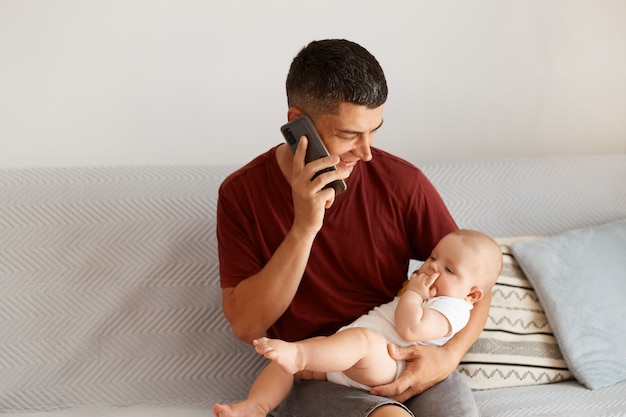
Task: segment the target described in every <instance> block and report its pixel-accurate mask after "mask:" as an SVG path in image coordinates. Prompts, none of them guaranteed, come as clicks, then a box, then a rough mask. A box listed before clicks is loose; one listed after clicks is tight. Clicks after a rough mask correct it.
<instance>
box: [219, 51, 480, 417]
mask: <svg viewBox="0 0 626 417" xmlns="http://www.w3.org/2000/svg"><path fill="white" fill-rule="evenodd" d="M287 99H288V105H289V109H288V112H287V119H288V120H293V119H294V118H296V117H298V116H301V115H303V114H306V115H308V116H309V117H310V118H311V120H312V121H313V123H314V125H315V127H316V129H317V130H318V133H319V134H320V136H321V138H322V140H323V141H324V143H325V145H326V148H327V149H328V151H329V153H330V154H331V156H329V157H326V158H322V159H320V160H317V161H313V162H311V163H309V164H306V165H305V163H304V155H305V152H306V146H307V140H306V138H302V140H301V141H300V144H299V146H298V148H297V150H296V153H295V155H293V154H292V153H291V151H290V149H289V147H288V146H287V145H286V144H281V145H279V146H276V147H274V148H272V149H270V150H269V151H268V152H266V153H264V154H262V155H260V156H259V157H257V158H255V159H254V160H253V161H251V162H250V163H249V164H247V165H246V166H245V167H243V168H241V169H240V170H238V171H237V172H235V173H233V174H232V175H230V176H229V177H228V178H227V179H226V180H225V181H224V183H223V184H222V187H221V188H220V196H219V203H218V216H217V219H218V230H217V234H218V242H219V254H220V274H221V285H222V289H223V298H222V302H223V310H224V314H225V316H226V318H227V319H228V320H229V322H230V323H231V326H232V328H233V331H234V333H235V335H236V336H237V337H239V338H240V339H241V340H244V341H246V342H248V343H251V341H252V340H253V339H256V338H259V337H261V336H263V335H264V334H266V333H267V334H268V335H269V336H270V337H278V338H281V339H285V340H292V341H293V340H299V339H303V338H308V337H312V336H317V335H329V334H332V333H334V332H335V331H336V330H337V329H338V328H340V327H341V326H343V325H345V324H347V323H349V322H351V321H352V320H354V319H355V318H356V317H358V316H360V315H362V314H364V313H365V312H367V311H368V310H370V309H371V308H373V307H374V306H377V305H379V304H383V303H385V302H388V301H390V300H391V299H392V298H393V297H394V296H395V295H396V294H397V293H398V291H399V290H400V288H401V286H402V283H403V282H404V281H405V279H406V272H407V271H406V270H407V267H408V262H409V259H411V258H414V259H425V258H426V257H427V256H428V255H429V254H430V252H431V251H432V249H433V248H434V247H435V245H436V244H437V242H438V241H439V240H440V239H441V238H442V237H443V236H445V235H446V234H448V233H449V232H451V231H453V230H456V229H457V226H456V224H455V222H454V220H453V219H452V217H451V216H450V214H449V212H448V210H447V209H446V207H445V204H444V203H443V201H442V200H441V197H440V196H439V195H438V193H437V192H436V190H435V189H434V187H433V186H432V184H430V182H429V181H428V179H427V178H426V177H425V176H424V175H423V173H422V172H421V171H419V170H418V169H417V168H415V167H414V166H412V165H411V164H409V163H408V162H406V161H404V160H402V159H400V158H397V157H395V156H393V155H390V154H388V153H386V152H383V151H381V150H379V149H376V148H373V147H372V144H373V140H374V134H375V133H376V131H377V130H378V129H379V128H380V127H381V125H382V122H383V116H382V115H383V106H384V103H385V101H386V99H387V84H386V81H385V76H384V73H383V71H382V68H381V67H380V65H379V63H378V62H377V61H376V59H375V58H374V57H373V56H372V55H371V54H370V53H369V52H368V51H367V50H365V49H364V48H362V47H361V46H359V45H357V44H355V43H353V42H349V41H346V40H324V41H317V42H312V43H311V44H309V45H308V46H307V47H305V48H304V49H303V50H302V51H300V53H299V54H298V55H297V56H296V57H295V58H294V60H293V62H292V65H291V68H290V70H289V74H288V76H287ZM332 165H336V166H337V170H334V171H329V172H326V173H323V174H322V175H319V176H317V177H316V178H315V179H313V180H312V178H313V177H314V175H315V173H316V172H318V171H320V170H322V169H324V168H327V167H330V166H332ZM337 179H344V180H345V181H346V183H347V186H348V188H347V190H346V191H345V192H343V193H342V194H339V195H335V191H334V190H333V189H332V188H324V187H325V185H327V184H329V183H330V182H332V181H334V180H337ZM489 299H490V297H489V296H487V297H485V298H484V299H483V300H481V301H480V302H478V303H476V305H475V308H474V309H473V310H472V315H471V318H470V322H469V323H468V325H467V326H466V328H465V329H463V330H462V331H461V332H459V333H457V334H456V335H455V336H454V337H453V338H452V339H451V340H450V341H449V342H448V343H447V344H446V345H445V347H439V348H435V347H426V346H414V347H410V348H402V349H400V348H397V347H393V346H391V347H390V353H391V354H392V356H393V357H394V358H396V359H406V360H407V361H408V364H407V370H406V371H405V372H404V373H403V374H402V375H401V377H400V378H399V379H398V380H397V381H395V382H394V383H392V384H389V385H386V386H381V387H374V388H372V391H371V394H376V395H377V396H374V395H370V394H369V393H367V392H365V391H360V390H356V389H351V388H345V387H339V386H337V385H334V384H330V383H328V382H318V381H298V383H297V384H296V385H295V386H294V389H293V390H292V392H291V394H290V396H289V397H288V398H287V399H286V400H285V401H284V402H283V403H282V404H281V405H280V406H279V407H278V408H277V409H276V410H274V411H273V412H272V414H271V415H274V416H277V417H278V416H283V415H296V416H298V417H305V416H316V417H317V416H320V415H341V416H367V415H369V416H372V417H391V416H398V417H400V416H408V415H410V414H409V413H408V411H407V410H406V409H405V408H404V407H405V405H403V404H402V402H406V406H407V407H408V408H409V409H410V410H412V411H413V413H414V414H415V415H416V416H420V415H422V416H426V415H428V416H438V415H441V416H450V415H463V416H465V415H468V416H470V415H478V412H477V410H476V407H475V405H474V402H473V398H472V395H471V392H470V390H469V388H467V386H466V385H465V384H464V382H463V381H462V379H461V377H460V375H459V374H458V373H456V372H453V371H454V369H455V368H456V366H457V364H458V363H459V361H460V360H461V358H462V356H463V354H464V353H465V352H466V351H467V349H468V348H469V347H470V346H471V344H472V343H473V342H474V341H475V340H476V338H477V337H478V335H479V333H480V331H481V330H482V328H483V326H484V323H485V320H486V317H487V311H488V307H489ZM449 375H450V376H449ZM426 390H427V391H426ZM424 391H425V392H424ZM417 394H419V395H417ZM378 395H380V396H386V397H392V398H393V399H394V400H396V401H394V400H392V399H391V398H385V397H379V396H378Z"/></svg>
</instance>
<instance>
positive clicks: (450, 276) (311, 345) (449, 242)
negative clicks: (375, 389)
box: [213, 229, 502, 417]
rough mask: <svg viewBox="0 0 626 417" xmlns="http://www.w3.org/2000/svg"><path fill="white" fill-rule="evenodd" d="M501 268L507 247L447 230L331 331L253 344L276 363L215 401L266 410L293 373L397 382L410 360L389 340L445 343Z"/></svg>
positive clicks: (240, 411)
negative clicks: (372, 301)
mask: <svg viewBox="0 0 626 417" xmlns="http://www.w3.org/2000/svg"><path fill="white" fill-rule="evenodd" d="M501 270H502V253H501V251H500V247H499V246H498V244H497V243H496V242H495V241H494V240H493V239H492V238H490V237H489V236H487V235H485V234H484V233H481V232H478V231H475V230H467V229H462V230H457V231H455V232H452V233H450V234H448V235H446V236H444V237H443V238H442V239H441V240H440V241H439V243H438V244H437V246H436V247H435V248H434V249H433V252H432V254H431V255H430V257H429V258H428V259H427V260H426V261H425V262H424V263H423V264H422V266H421V267H420V268H419V269H418V270H417V271H415V272H413V274H412V275H411V278H410V279H409V280H408V281H407V283H406V284H405V286H404V288H403V290H402V291H401V292H400V295H399V296H397V297H395V298H394V299H393V300H392V301H391V302H389V303H387V304H383V305H382V306H379V307H376V308H374V309H373V310H371V311H370V312H369V313H368V314H367V315H364V316H362V317H360V318H358V319H357V320H356V321H354V322H353V323H352V324H350V325H348V326H345V327H343V328H341V329H339V331H337V333H335V334H333V335H331V336H328V337H315V338H311V339H306V340H302V341H298V342H285V341H282V340H278V339H268V338H261V339H257V340H255V341H254V346H255V349H256V351H257V352H258V353H259V354H261V355H264V356H265V357H266V358H268V359H271V360H272V362H270V363H269V364H268V366H267V367H266V368H265V369H264V370H263V371H262V372H261V374H260V375H259V377H258V378H257V379H256V381H255V382H254V384H253V385H252V388H251V389H250V392H249V394H248V398H247V399H246V400H244V401H242V402H240V403H236V404H231V405H224V404H216V405H215V406H214V407H213V412H214V413H215V415H216V416H220V417H242V416H259V417H261V416H265V415H267V413H269V412H270V411H271V410H273V409H274V408H275V407H277V406H278V405H279V404H280V402H281V401H282V400H283V399H284V398H285V397H286V396H287V394H288V393H289V391H290V389H291V387H292V385H293V380H294V375H295V376H296V377H299V378H304V379H321V380H328V381H331V382H334V383H338V384H343V385H347V386H352V387H358V388H362V389H366V390H369V389H370V388H371V387H372V386H378V385H384V384H389V383H391V382H393V381H394V380H395V379H396V378H397V377H399V376H400V375H401V374H402V372H403V371H404V369H405V368H406V362H405V361H396V360H395V359H393V358H392V357H391V356H389V353H388V350H387V344H388V343H392V344H395V345H398V346H409V345H412V344H417V343H420V344H429V345H433V346H441V345H443V344H445V343H446V342H447V341H448V340H449V339H450V338H452V336H454V334H455V333H457V332H458V331H459V330H461V329H462V328H463V327H464V326H465V325H466V324H467V322H468V320H469V316H470V310H471V309H472V307H473V304H474V303H475V302H477V301H478V300H480V299H481V298H482V297H483V295H484V294H485V293H486V292H489V291H491V288H492V287H493V285H494V284H495V282H496V280H497V279H498V276H499V275H500V272H501Z"/></svg>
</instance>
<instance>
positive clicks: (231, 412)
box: [213, 400, 267, 417]
mask: <svg viewBox="0 0 626 417" xmlns="http://www.w3.org/2000/svg"><path fill="white" fill-rule="evenodd" d="M213 414H215V417H265V416H266V415H267V412H266V411H265V410H263V408H262V407H261V406H260V405H258V404H255V403H253V402H252V401H248V400H246V401H242V402H240V403H237V404H231V405H228V404H215V405H214V406H213Z"/></svg>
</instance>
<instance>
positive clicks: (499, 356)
mask: <svg viewBox="0 0 626 417" xmlns="http://www.w3.org/2000/svg"><path fill="white" fill-rule="evenodd" d="M528 239H534V238H530V237H520V238H500V239H496V240H497V241H498V243H500V247H501V248H502V253H503V256H504V257H503V268H502V273H501V275H500V277H499V278H498V281H497V282H496V284H495V286H494V288H493V296H492V300H491V307H490V310H489V317H488V319H487V323H486V325H485V329H484V330H483V332H482V333H481V335H480V336H479V338H478V340H477V341H476V342H475V343H474V345H473V346H472V347H471V348H470V350H469V351H468V352H467V354H466V355H465V357H464V358H463V360H462V362H461V364H460V365H459V367H458V370H459V371H460V372H461V374H462V375H463V376H465V378H466V380H467V383H468V385H469V386H470V387H471V388H472V389H488V388H503V387H512V386H523V385H536V384H546V383H552V382H557V381H563V380H566V379H570V378H571V376H572V375H571V373H570V372H569V370H568V369H567V366H566V364H565V361H564V360H563V357H562V355H561V352H560V351H559V347H558V346H557V342H556V340H555V338H554V336H553V334H552V330H551V328H550V325H549V323H548V320H547V319H546V317H545V314H544V312H543V309H542V307H541V305H540V304H539V301H538V299H537V295H536V294H535V291H534V289H533V287H532V285H531V284H530V282H529V281H528V280H527V279H526V277H525V276H524V274H523V272H522V271H521V269H520V268H519V266H518V264H517V262H516V260H515V258H514V257H513V255H512V254H511V250H510V246H509V244H510V243H511V242H515V241H519V240H522V241H524V240H528Z"/></svg>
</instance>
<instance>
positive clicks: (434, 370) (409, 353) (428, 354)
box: [370, 292, 491, 402]
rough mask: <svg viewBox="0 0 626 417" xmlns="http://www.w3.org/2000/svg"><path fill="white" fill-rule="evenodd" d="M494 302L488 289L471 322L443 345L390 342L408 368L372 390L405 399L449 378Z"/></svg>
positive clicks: (390, 346)
mask: <svg viewBox="0 0 626 417" xmlns="http://www.w3.org/2000/svg"><path fill="white" fill-rule="evenodd" d="M490 304H491V292H489V293H485V296H484V297H483V298H482V299H481V300H480V301H478V302H477V303H475V304H474V308H473V309H472V311H471V314H470V320H469V322H468V323H467V325H466V326H465V327H464V328H463V329H462V330H461V331H459V332H458V333H457V334H455V335H454V336H453V337H452V339H450V340H449V341H448V342H447V343H446V344H445V345H444V346H442V347H433V346H420V345H415V346H409V347H404V348H400V347H397V346H394V345H389V354H390V355H391V356H392V357H393V358H394V359H397V360H407V369H406V370H405V371H404V373H403V374H402V375H401V376H400V377H399V378H398V379H397V380H396V381H395V382H393V383H391V384H388V385H381V386H379V387H374V388H372V390H371V391H370V392H371V393H372V394H375V395H382V396H388V397H393V398H394V399H395V400H397V401H400V402H403V401H406V400H408V399H409V398H411V397H413V396H414V395H417V394H420V393H422V392H423V391H425V390H427V389H428V388H430V387H432V386H433V385H435V384H437V383H438V382H441V381H443V380H444V379H446V378H447V377H448V376H449V375H450V374H451V373H452V372H454V371H455V370H456V368H457V366H458V365H459V363H460V362H461V359H462V358H463V355H465V353H466V352H467V351H468V350H469V348H470V347H471V346H472V344H474V342H475V341H476V339H478V336H479V335H480V333H481V332H482V330H483V328H484V326H485V323H486V321H487V317H488V314H489V306H490Z"/></svg>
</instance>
